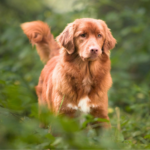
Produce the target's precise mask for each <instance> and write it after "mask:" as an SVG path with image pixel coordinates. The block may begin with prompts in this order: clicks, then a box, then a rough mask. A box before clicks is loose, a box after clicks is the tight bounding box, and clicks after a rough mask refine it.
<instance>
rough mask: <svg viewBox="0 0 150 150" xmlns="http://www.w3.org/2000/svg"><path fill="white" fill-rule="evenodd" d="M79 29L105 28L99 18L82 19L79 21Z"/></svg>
mask: <svg viewBox="0 0 150 150" xmlns="http://www.w3.org/2000/svg"><path fill="white" fill-rule="evenodd" d="M77 30H87V31H92V32H97V31H101V30H103V26H102V24H101V22H100V21H99V20H94V19H81V20H79V21H78V23H77Z"/></svg>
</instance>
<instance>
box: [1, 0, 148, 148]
mask: <svg viewBox="0 0 150 150" xmlns="http://www.w3.org/2000/svg"><path fill="white" fill-rule="evenodd" d="M0 16H1V17H0V149H47V148H55V149H57V148H58V149H59V148H61V149H81V148H82V149H88V148H89V149H93V148H97V149H127V150H128V149H150V117H149V115H150V27H149V26H150V19H149V16H150V1H149V0H103V1H102V0H70V1H68V0H39V1H37V0H24V1H21V0H12V1H10V0H0ZM82 17H88V18H96V19H102V20H104V21H106V23H107V24H108V27H109V28H110V29H111V31H112V34H113V36H114V37H115V38H116V39H117V45H116V47H115V48H114V49H113V50H112V51H111V62H112V70H111V74H112V78H113V86H112V88H111V90H110V91H109V116H110V121H111V124H112V129H111V130H110V131H105V132H100V131H97V132H96V131H95V130H93V129H92V127H85V124H87V123H88V122H92V121H93V120H94V119H93V118H92V117H91V116H83V118H84V119H85V121H84V123H83V124H82V125H80V124H79V123H78V122H79V120H80V118H77V119H74V120H68V119H67V118H65V117H57V118H56V117H55V116H53V115H52V114H50V112H49V111H48V110H46V109H44V111H43V113H42V115H41V117H39V115H38V105H37V96H36V94H35V90H34V86H35V85H37V82H38V77H39V75H40V72H41V70H42V68H43V66H44V64H42V62H41V61H40V59H39V56H38V54H37V52H36V50H35V48H32V46H31V44H30V43H29V41H28V39H27V37H26V36H25V35H24V34H23V32H22V30H21V28H20V24H21V23H23V22H28V21H33V20H42V21H44V22H47V23H48V24H49V26H50V27H51V32H52V33H53V34H54V36H55V37H56V36H57V35H59V33H60V32H61V31H62V30H63V29H64V27H65V26H66V25H67V24H68V23H70V22H72V21H74V20H75V19H77V18H82ZM40 122H42V123H45V124H47V125H49V124H53V126H52V127H53V128H54V129H53V131H54V132H56V133H58V134H60V135H61V136H58V137H54V136H52V135H51V133H49V128H40V127H39V123H40Z"/></svg>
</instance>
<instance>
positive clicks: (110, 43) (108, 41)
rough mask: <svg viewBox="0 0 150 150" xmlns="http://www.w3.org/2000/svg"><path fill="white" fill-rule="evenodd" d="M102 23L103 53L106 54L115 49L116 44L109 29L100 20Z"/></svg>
mask: <svg viewBox="0 0 150 150" xmlns="http://www.w3.org/2000/svg"><path fill="white" fill-rule="evenodd" d="M100 22H101V23H102V25H103V27H104V30H105V41H104V44H103V51H104V52H106V51H108V50H111V49H113V48H114V47H115V44H116V43H117V41H116V39H115V38H114V37H113V36H112V34H111V32H110V29H109V28H108V27H107V25H106V23H105V22H104V21H102V20H100Z"/></svg>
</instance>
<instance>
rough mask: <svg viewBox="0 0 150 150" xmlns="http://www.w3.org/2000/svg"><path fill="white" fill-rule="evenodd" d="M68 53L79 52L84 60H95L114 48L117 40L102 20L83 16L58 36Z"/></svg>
mask: <svg viewBox="0 0 150 150" xmlns="http://www.w3.org/2000/svg"><path fill="white" fill-rule="evenodd" d="M57 41H58V42H59V43H60V45H62V46H63V47H64V48H65V49H66V51H67V53H68V54H73V53H75V52H76V53H78V55H79V56H80V57H81V58H82V60H86V61H93V60H96V59H97V58H99V57H100V56H101V55H102V54H107V55H108V53H109V50H110V49H113V48H114V46H115V44H116V40H115V39H114V37H113V36H112V34H111V32H110V29H109V28H108V27H107V25H106V23H105V22H104V21H102V20H96V19H90V18H83V19H77V20H75V21H74V22H73V23H70V24H69V25H68V26H67V27H66V28H65V29H64V31H63V32H62V33H61V34H60V35H59V36H58V37H57Z"/></svg>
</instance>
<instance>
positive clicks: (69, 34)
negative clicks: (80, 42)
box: [56, 23, 75, 54]
mask: <svg viewBox="0 0 150 150" xmlns="http://www.w3.org/2000/svg"><path fill="white" fill-rule="evenodd" d="M74 30H75V24H74V23H70V24H68V26H67V27H66V28H65V29H64V31H63V32H62V33H61V34H60V35H59V36H58V37H57V38H56V40H57V41H58V42H59V43H60V45H62V46H63V47H64V48H66V50H67V52H68V54H72V53H73V52H74V50H75V47H74V39H73V37H74Z"/></svg>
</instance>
